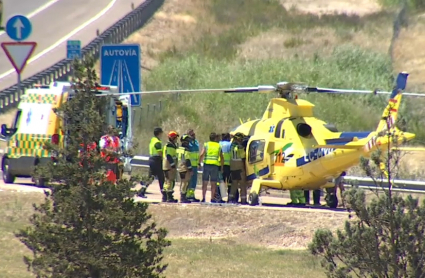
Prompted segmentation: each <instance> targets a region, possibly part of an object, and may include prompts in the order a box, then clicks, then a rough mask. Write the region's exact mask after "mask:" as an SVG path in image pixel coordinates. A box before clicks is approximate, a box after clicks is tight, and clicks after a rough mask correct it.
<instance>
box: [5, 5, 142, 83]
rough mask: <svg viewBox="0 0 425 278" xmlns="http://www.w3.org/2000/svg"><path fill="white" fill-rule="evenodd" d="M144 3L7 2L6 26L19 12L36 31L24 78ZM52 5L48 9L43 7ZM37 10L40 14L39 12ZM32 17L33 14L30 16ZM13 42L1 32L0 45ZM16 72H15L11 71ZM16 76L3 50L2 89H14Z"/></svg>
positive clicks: (33, 35) (52, 62) (84, 43)
mask: <svg viewBox="0 0 425 278" xmlns="http://www.w3.org/2000/svg"><path fill="white" fill-rule="evenodd" d="M143 1H144V0H5V2H4V9H5V16H4V20H3V21H4V24H6V22H7V19H8V18H9V17H10V16H12V15H14V14H17V13H20V14H25V15H27V16H28V15H30V16H31V22H32V26H33V27H32V28H33V32H32V35H31V36H30V38H28V39H27V41H35V42H37V44H38V45H37V48H36V50H35V53H34V54H33V56H32V57H31V59H30V60H29V63H28V64H27V66H26V68H25V70H24V72H23V74H22V79H25V78H28V77H30V76H32V75H34V74H36V73H38V72H39V71H41V70H44V69H46V68H48V67H50V66H52V65H54V64H55V63H57V62H58V61H60V60H62V59H64V58H65V57H66V41H67V40H69V39H76V40H81V43H82V45H83V46H85V45H87V44H88V43H90V41H92V40H93V39H94V38H96V30H97V29H99V31H100V32H103V31H105V30H106V29H107V28H108V27H110V26H111V25H112V24H114V23H115V22H116V21H118V20H119V19H121V18H122V17H124V16H125V15H126V14H127V13H129V12H130V11H131V3H134V5H135V6H138V5H140V3H142V2H143ZM49 2H50V3H51V5H48V6H47V7H43V6H45V5H47V4H49ZM37 10H38V11H37ZM31 14H32V15H31ZM4 41H11V40H10V39H9V37H8V36H7V34H5V33H0V42H4ZM11 71H13V72H11ZM16 82H17V75H16V73H15V72H14V70H13V67H12V65H11V64H10V62H9V60H8V59H7V57H6V55H5V54H4V52H3V50H1V51H0V90H2V89H5V88H8V87H10V86H13V85H14V84H16Z"/></svg>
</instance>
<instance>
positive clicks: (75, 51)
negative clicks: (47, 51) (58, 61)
mask: <svg viewBox="0 0 425 278" xmlns="http://www.w3.org/2000/svg"><path fill="white" fill-rule="evenodd" d="M75 58H77V59H80V58H81V41H67V42H66V59H68V60H74V59H75Z"/></svg>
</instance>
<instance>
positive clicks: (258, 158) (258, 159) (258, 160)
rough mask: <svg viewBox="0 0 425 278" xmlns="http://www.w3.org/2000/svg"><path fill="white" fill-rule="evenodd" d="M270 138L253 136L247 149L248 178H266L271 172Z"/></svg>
mask: <svg viewBox="0 0 425 278" xmlns="http://www.w3.org/2000/svg"><path fill="white" fill-rule="evenodd" d="M268 147H269V140H268V139H264V137H261V138H260V137H256V136H252V137H251V138H250V139H249V142H248V146H247V150H246V156H247V161H246V166H247V167H246V168H247V173H246V175H247V180H253V179H256V178H264V177H267V176H268V175H269V174H270V156H269V155H268Z"/></svg>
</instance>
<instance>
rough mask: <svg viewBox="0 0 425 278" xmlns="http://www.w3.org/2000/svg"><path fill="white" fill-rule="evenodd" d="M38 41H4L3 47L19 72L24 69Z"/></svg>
mask: <svg viewBox="0 0 425 278" xmlns="http://www.w3.org/2000/svg"><path fill="white" fill-rule="evenodd" d="M36 46H37V43H36V42H3V43H1V47H2V48H3V50H4V52H5V53H6V55H7V57H8V58H9V61H10V62H11V63H12V65H13V67H14V68H15V70H16V72H17V73H18V74H21V72H22V71H23V70H24V68H25V65H26V64H27V61H28V59H29V57H31V55H32V53H33V52H34V49H35V47H36Z"/></svg>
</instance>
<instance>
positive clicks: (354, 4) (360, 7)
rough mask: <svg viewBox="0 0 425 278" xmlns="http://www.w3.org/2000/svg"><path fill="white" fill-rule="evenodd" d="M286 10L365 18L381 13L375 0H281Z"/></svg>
mask: <svg viewBox="0 0 425 278" xmlns="http://www.w3.org/2000/svg"><path fill="white" fill-rule="evenodd" d="M281 3H282V5H283V6H284V7H285V8H286V9H291V8H296V9H297V10H299V11H302V12H305V13H315V14H319V15H322V14H333V13H347V14H357V15H360V16H364V15H367V14H372V13H376V12H379V11H380V10H381V6H380V5H379V4H378V2H377V1H375V0H313V1H312V0H281Z"/></svg>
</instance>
